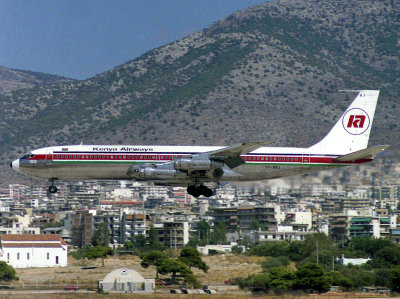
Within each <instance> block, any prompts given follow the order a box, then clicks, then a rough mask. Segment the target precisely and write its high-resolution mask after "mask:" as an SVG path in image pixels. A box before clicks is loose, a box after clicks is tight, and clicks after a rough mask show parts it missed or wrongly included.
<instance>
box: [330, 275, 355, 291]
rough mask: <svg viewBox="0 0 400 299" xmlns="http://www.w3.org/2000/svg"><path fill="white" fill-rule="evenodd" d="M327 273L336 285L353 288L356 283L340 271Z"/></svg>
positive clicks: (347, 288)
mask: <svg viewBox="0 0 400 299" xmlns="http://www.w3.org/2000/svg"><path fill="white" fill-rule="evenodd" d="M326 275H327V276H329V277H330V278H331V279H332V285H334V286H341V287H343V288H345V289H346V290H349V289H352V288H353V287H354V283H353V282H352V281H351V280H350V279H348V278H346V277H345V276H344V275H343V274H342V273H340V272H338V271H331V272H328V273H327V274H326Z"/></svg>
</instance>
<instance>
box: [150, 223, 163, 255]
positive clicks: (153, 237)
mask: <svg viewBox="0 0 400 299" xmlns="http://www.w3.org/2000/svg"><path fill="white" fill-rule="evenodd" d="M147 241H148V244H149V247H150V248H151V249H153V250H163V249H164V246H163V245H162V244H161V243H160V240H159V239H158V231H157V230H156V229H155V227H154V226H153V225H152V226H150V229H149V237H148V239H147Z"/></svg>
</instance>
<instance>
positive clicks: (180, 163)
mask: <svg viewBox="0 0 400 299" xmlns="http://www.w3.org/2000/svg"><path fill="white" fill-rule="evenodd" d="M222 166H224V163H223V162H217V161H211V160H210V159H189V158H180V159H177V160H175V162H174V168H175V169H178V170H186V171H190V170H211V169H215V168H219V167H222Z"/></svg>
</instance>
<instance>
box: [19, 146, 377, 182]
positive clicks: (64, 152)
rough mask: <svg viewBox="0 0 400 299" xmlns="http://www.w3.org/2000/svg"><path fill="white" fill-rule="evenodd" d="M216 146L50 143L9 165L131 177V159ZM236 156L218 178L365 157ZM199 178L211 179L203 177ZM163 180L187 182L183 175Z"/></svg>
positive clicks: (286, 172)
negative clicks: (236, 162)
mask: <svg viewBox="0 0 400 299" xmlns="http://www.w3.org/2000/svg"><path fill="white" fill-rule="evenodd" d="M221 148H223V147H216V146H124V145H112V146H108V145H107V146H104V145H72V146H71V145H70V146H55V147H47V148H41V149H37V150H34V151H32V152H31V153H30V155H27V157H25V158H21V159H18V160H15V161H14V162H13V164H12V167H13V168H14V169H16V170H19V171H21V172H23V173H26V174H29V175H32V176H37V177H42V178H47V179H132V177H131V176H129V175H128V169H129V167H130V166H131V165H133V164H143V163H147V164H148V163H150V164H151V163H154V164H159V163H163V162H168V161H173V160H174V159H176V158H179V157H183V156H189V155H193V154H199V153H206V152H210V151H215V150H219V149H221ZM28 156H29V157H28ZM241 157H242V158H243V160H244V161H245V163H244V164H242V165H240V166H238V167H236V168H234V169H232V170H231V169H229V168H228V167H227V166H224V167H223V169H224V175H223V176H222V177H221V178H220V179H219V181H252V180H263V179H270V178H276V177H283V176H290V175H296V174H305V173H310V172H314V171H318V170H324V169H330V168H335V167H340V166H345V165H348V164H354V163H363V162H368V161H369V160H368V161H367V160H361V161H355V162H345V163H344V162H341V163H340V162H335V160H334V159H335V158H336V157H338V155H335V154H318V153H316V152H315V151H313V150H311V149H310V148H278V147H262V148H259V149H257V150H255V151H253V152H251V153H248V154H246V155H242V156H241ZM199 180H200V181H202V182H206V181H212V179H207V178H201V179H199ZM165 181H166V182H167V183H179V182H182V183H183V184H187V183H188V182H187V181H186V180H185V179H183V180H182V179H180V180H178V181H175V180H168V179H167V180H165Z"/></svg>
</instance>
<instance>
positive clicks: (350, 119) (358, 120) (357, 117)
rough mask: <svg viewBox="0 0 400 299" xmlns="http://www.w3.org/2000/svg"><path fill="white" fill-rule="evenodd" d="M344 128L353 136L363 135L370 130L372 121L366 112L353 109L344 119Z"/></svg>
mask: <svg viewBox="0 0 400 299" xmlns="http://www.w3.org/2000/svg"><path fill="white" fill-rule="evenodd" d="M342 124H343V128H344V129H345V130H346V131H347V133H349V134H352V135H361V134H363V133H364V132H365V131H367V130H368V128H369V125H370V119H369V116H368V114H367V112H365V111H364V110H362V109H360V108H353V109H350V110H349V111H347V112H346V113H345V114H344V116H343V119H342Z"/></svg>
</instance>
